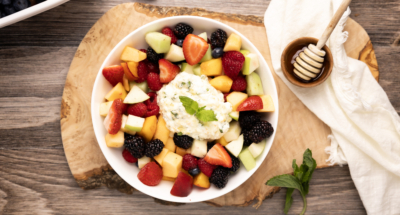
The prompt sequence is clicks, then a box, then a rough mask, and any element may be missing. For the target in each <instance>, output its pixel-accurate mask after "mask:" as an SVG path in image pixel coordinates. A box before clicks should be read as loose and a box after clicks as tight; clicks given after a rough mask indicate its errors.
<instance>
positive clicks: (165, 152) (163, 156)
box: [153, 148, 169, 166]
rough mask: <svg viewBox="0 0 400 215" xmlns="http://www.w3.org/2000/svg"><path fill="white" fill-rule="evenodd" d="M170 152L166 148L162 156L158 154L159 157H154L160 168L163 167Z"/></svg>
mask: <svg viewBox="0 0 400 215" xmlns="http://www.w3.org/2000/svg"><path fill="white" fill-rule="evenodd" d="M168 152H169V150H168V149H166V148H163V150H162V151H161V153H160V154H158V155H157V156H154V157H153V158H154V160H155V161H157V163H159V164H160V166H162V163H163V160H164V158H165V156H167V154H168Z"/></svg>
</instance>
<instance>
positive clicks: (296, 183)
mask: <svg viewBox="0 0 400 215" xmlns="http://www.w3.org/2000/svg"><path fill="white" fill-rule="evenodd" d="M292 167H293V175H289V174H286V175H279V176H275V177H273V178H271V179H270V180H268V181H267V183H266V185H269V186H277V187H286V188H287V191H286V203H285V208H284V212H285V213H286V214H287V213H288V212H289V209H290V207H291V206H292V203H293V198H292V193H293V191H294V189H297V190H299V192H300V194H301V196H302V198H303V211H302V212H301V214H304V213H305V211H306V208H307V199H306V195H307V194H308V190H309V183H310V180H311V177H312V174H313V172H314V170H315V168H316V167H317V162H316V161H315V160H314V158H313V157H312V152H311V150H310V149H307V150H306V151H305V152H304V154H303V163H302V164H301V165H300V167H299V166H298V165H297V164H296V159H294V160H293V162H292Z"/></svg>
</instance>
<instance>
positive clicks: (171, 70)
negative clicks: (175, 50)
mask: <svg viewBox="0 0 400 215" xmlns="http://www.w3.org/2000/svg"><path fill="white" fill-rule="evenodd" d="M158 64H159V65H160V82H161V83H164V84H166V83H169V82H171V81H172V80H174V78H175V77H176V75H178V73H179V70H180V68H179V66H177V65H175V64H173V63H171V62H169V61H168V60H165V59H160V60H159V61H158Z"/></svg>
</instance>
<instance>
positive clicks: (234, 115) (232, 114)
mask: <svg viewBox="0 0 400 215" xmlns="http://www.w3.org/2000/svg"><path fill="white" fill-rule="evenodd" d="M229 116H230V117H231V118H232V119H234V120H236V121H238V120H239V111H232V112H230V113H229Z"/></svg>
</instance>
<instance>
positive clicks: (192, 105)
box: [179, 96, 199, 115]
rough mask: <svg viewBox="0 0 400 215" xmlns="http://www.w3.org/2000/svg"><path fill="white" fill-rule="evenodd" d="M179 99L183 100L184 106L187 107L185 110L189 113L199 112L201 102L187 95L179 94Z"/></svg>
mask: <svg viewBox="0 0 400 215" xmlns="http://www.w3.org/2000/svg"><path fill="white" fill-rule="evenodd" d="M179 100H181V102H182V105H183V107H185V110H186V112H187V113H188V114H190V115H193V114H195V113H196V112H197V109H198V108H199V104H198V103H197V102H196V101H195V100H193V99H191V98H189V97H186V96H179Z"/></svg>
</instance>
